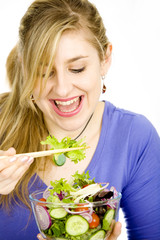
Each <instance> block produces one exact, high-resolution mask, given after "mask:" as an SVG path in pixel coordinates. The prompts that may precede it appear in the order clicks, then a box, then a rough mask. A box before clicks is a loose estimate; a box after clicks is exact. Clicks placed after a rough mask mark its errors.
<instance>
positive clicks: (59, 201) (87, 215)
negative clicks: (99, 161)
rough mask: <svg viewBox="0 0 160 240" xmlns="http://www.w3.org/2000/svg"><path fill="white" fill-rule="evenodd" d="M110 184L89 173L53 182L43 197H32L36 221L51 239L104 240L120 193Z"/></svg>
mask: <svg viewBox="0 0 160 240" xmlns="http://www.w3.org/2000/svg"><path fill="white" fill-rule="evenodd" d="M108 186H109V183H95V180H94V179H90V176H89V172H88V171H87V172H86V173H82V174H79V173H78V171H77V172H76V173H75V174H74V175H72V179H71V180H70V181H67V180H65V179H64V178H61V179H60V180H56V181H54V182H53V181H51V183H50V186H49V187H48V188H47V189H46V190H45V191H44V192H42V193H41V194H42V195H41V198H39V197H38V196H40V195H38V194H39V193H38V194H37V195H36V197H35V196H34V197H33V196H32V199H31V202H32V200H35V199H34V198H36V199H37V200H36V202H34V204H33V202H32V207H33V208H34V213H35V217H36V221H37V224H38V226H39V228H40V230H41V232H42V233H43V234H44V236H47V238H48V239H57V240H63V239H70V240H96V239H97V240H103V239H105V237H106V235H107V233H108V232H109V231H110V230H111V224H112V221H113V219H115V217H116V214H117V210H118V205H119V200H120V194H119V193H118V192H117V191H116V189H115V188H114V187H111V188H108Z"/></svg>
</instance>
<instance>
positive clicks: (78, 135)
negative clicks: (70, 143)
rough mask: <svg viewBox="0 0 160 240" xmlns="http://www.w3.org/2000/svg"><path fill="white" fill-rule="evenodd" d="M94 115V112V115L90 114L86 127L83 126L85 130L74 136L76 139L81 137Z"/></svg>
mask: <svg viewBox="0 0 160 240" xmlns="http://www.w3.org/2000/svg"><path fill="white" fill-rule="evenodd" d="M92 116H93V113H92V115H91V116H90V118H89V119H88V121H87V123H86V125H85V127H84V128H83V130H82V131H81V132H80V134H78V136H77V137H76V138H74V140H77V138H79V137H80V136H81V135H82V133H83V132H84V130H85V129H86V127H87V126H88V124H89V122H90V120H91V118H92Z"/></svg>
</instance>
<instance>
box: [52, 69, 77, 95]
mask: <svg viewBox="0 0 160 240" xmlns="http://www.w3.org/2000/svg"><path fill="white" fill-rule="evenodd" d="M54 81H55V84H54V91H55V93H56V95H57V96H59V97H63V98H64V97H67V96H69V94H70V92H71V91H72V88H73V84H72V81H71V78H70V77H69V76H67V74H65V73H57V74H56V76H55V79H54Z"/></svg>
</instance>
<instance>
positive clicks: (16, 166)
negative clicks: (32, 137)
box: [0, 148, 33, 195]
mask: <svg viewBox="0 0 160 240" xmlns="http://www.w3.org/2000/svg"><path fill="white" fill-rule="evenodd" d="M15 154H16V150H15V149H14V148H9V149H8V150H7V151H2V150H0V156H6V157H5V158H4V159H0V194H2V195H6V194H9V193H10V192H11V191H12V190H13V189H14V188H15V186H16V184H17V182H18V181H19V179H20V178H21V177H22V176H23V174H24V173H25V172H26V171H27V169H28V168H29V166H30V164H31V163H32V162H33V158H32V157H28V156H20V157H16V156H14V155H15Z"/></svg>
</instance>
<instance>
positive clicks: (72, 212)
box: [64, 207, 89, 215]
mask: <svg viewBox="0 0 160 240" xmlns="http://www.w3.org/2000/svg"><path fill="white" fill-rule="evenodd" d="M64 209H65V210H66V212H68V213H69V214H75V215H78V214H81V213H88V212H89V210H84V211H79V212H76V211H71V210H69V209H68V208H67V207H65V208H64Z"/></svg>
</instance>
